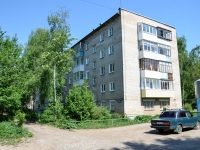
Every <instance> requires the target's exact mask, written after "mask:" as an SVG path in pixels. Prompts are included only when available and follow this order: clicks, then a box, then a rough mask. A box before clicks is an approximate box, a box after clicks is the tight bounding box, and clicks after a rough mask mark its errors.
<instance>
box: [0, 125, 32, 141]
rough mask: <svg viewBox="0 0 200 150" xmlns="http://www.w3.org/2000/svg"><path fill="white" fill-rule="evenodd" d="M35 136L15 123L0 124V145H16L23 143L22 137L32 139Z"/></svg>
mask: <svg viewBox="0 0 200 150" xmlns="http://www.w3.org/2000/svg"><path fill="white" fill-rule="evenodd" d="M32 136H33V134H32V133H31V132H29V131H28V130H27V129H26V128H23V127H22V126H18V125H15V124H14V123H13V122H1V123H0V143H1V144H8V145H15V144H16V143H18V142H20V141H21V138H22V137H32Z"/></svg>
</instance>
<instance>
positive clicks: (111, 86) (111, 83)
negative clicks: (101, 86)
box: [109, 82, 115, 91]
mask: <svg viewBox="0 0 200 150" xmlns="http://www.w3.org/2000/svg"><path fill="white" fill-rule="evenodd" d="M109 90H110V91H114V90H115V83H114V82H110V83H109Z"/></svg>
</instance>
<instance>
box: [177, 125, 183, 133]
mask: <svg viewBox="0 0 200 150" xmlns="http://www.w3.org/2000/svg"><path fill="white" fill-rule="evenodd" d="M177 128H178V130H177V133H178V134H180V133H181V132H182V130H183V128H182V126H181V125H178V127H177Z"/></svg>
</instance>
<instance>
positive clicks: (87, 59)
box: [85, 57, 90, 65]
mask: <svg viewBox="0 0 200 150" xmlns="http://www.w3.org/2000/svg"><path fill="white" fill-rule="evenodd" d="M89 61H90V60H89V57H87V58H85V64H86V65H88V64H89Z"/></svg>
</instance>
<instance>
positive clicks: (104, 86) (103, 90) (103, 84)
mask: <svg viewBox="0 0 200 150" xmlns="http://www.w3.org/2000/svg"><path fill="white" fill-rule="evenodd" d="M100 89H101V93H105V91H106V84H105V83H102V84H101V87H100Z"/></svg>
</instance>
